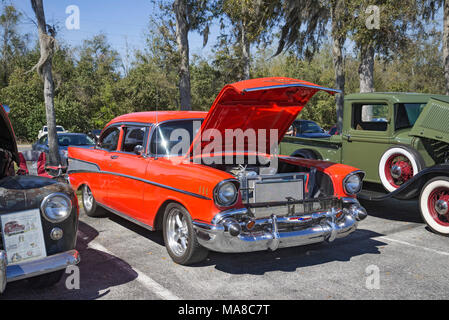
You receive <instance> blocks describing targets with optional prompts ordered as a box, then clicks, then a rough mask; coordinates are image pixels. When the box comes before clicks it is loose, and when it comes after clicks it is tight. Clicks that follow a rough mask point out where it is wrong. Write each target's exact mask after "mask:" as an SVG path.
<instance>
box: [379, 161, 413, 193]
mask: <svg viewBox="0 0 449 320" xmlns="http://www.w3.org/2000/svg"><path fill="white" fill-rule="evenodd" d="M384 171H385V177H386V178H387V181H388V182H389V183H390V184H391V185H392V186H393V187H395V188H396V189H397V188H399V187H400V186H402V185H403V184H404V183H405V182H407V181H408V180H410V179H411V178H412V177H413V175H414V170H413V165H412V163H411V161H410V160H409V159H408V158H407V157H406V156H404V155H403V154H400V153H395V154H392V155H391V156H390V157H389V158H388V160H387V161H386V162H385V168H384ZM392 171H394V172H395V175H393V173H392Z"/></svg>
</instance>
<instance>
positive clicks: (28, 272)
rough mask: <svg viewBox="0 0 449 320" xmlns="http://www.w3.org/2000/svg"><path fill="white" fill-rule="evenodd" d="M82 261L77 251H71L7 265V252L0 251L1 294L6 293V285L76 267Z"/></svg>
mask: <svg viewBox="0 0 449 320" xmlns="http://www.w3.org/2000/svg"><path fill="white" fill-rule="evenodd" d="M79 261H80V256H79V253H78V251H77V250H70V251H66V252H62V253H58V254H54V255H52V256H48V257H45V258H43V259H39V260H34V261H29V262H24V263H19V264H14V265H11V266H8V265H7V259H6V252H5V251H4V250H0V293H2V292H3V291H5V288H6V284H7V283H8V282H13V281H17V280H22V279H26V278H31V277H35V276H40V275H42V274H46V273H50V272H53V271H58V270H62V269H65V268H67V267H68V266H70V265H76V264H78V263H79Z"/></svg>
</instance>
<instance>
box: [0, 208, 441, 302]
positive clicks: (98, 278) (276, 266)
mask: <svg viewBox="0 0 449 320" xmlns="http://www.w3.org/2000/svg"><path fill="white" fill-rule="evenodd" d="M362 204H363V205H364V206H365V208H366V209H367V210H368V214H369V216H368V218H366V219H365V220H364V221H362V222H361V223H360V224H359V228H358V230H357V231H356V232H354V233H353V234H351V235H350V236H348V237H346V238H343V239H337V240H335V241H334V242H333V243H329V244H327V243H324V244H316V245H309V246H304V247H295V248H285V249H279V250H277V251H274V252H268V251H266V252H254V253H246V254H221V253H214V252H211V253H210V254H209V257H208V258H207V260H206V261H204V262H203V263H201V264H198V265H195V266H189V267H185V266H180V265H177V264H175V263H174V262H172V260H171V259H170V257H169V256H168V254H167V252H166V250H165V247H164V243H163V237H162V234H161V232H151V231H148V230H146V229H144V228H141V227H139V226H137V225H134V224H132V223H130V222H128V221H127V220H124V219H122V218H120V217H118V216H115V215H113V214H112V213H111V214H109V215H107V216H105V217H102V218H90V217H88V216H86V215H85V214H84V212H83V210H82V206H81V212H80V224H79V231H78V240H77V249H78V250H79V252H80V255H81V263H80V264H79V268H80V269H79V271H80V288H79V289H67V287H66V285H65V283H66V277H67V276H65V277H64V278H63V279H62V280H61V281H60V283H59V284H57V285H56V286H54V287H52V288H48V289H41V290H32V289H30V288H29V287H28V284H27V281H26V280H23V281H17V282H13V283H10V284H8V286H7V289H6V291H5V293H4V294H3V295H1V296H0V299H119V300H126V299H207V300H213V299H245V300H246V299H249V300H251V299H257V300H259V299H287V300H290V299H293V300H295V299H368V300H371V299H388V300H391V299H448V298H449V279H448V277H447V267H448V265H449V238H447V237H443V236H439V235H436V234H434V233H432V232H430V231H429V230H428V229H427V228H426V225H425V224H424V223H423V222H422V220H421V217H420V215H419V209H418V206H417V202H416V201H407V202H404V201H402V202H401V201H397V200H389V201H385V202H380V203H377V202H366V201H365V202H362ZM377 271H378V275H379V278H378V279H379V281H378V282H376V281H375V280H373V279H375V278H373V276H375V275H376V273H377ZM373 284H374V285H373ZM377 284H378V286H377Z"/></svg>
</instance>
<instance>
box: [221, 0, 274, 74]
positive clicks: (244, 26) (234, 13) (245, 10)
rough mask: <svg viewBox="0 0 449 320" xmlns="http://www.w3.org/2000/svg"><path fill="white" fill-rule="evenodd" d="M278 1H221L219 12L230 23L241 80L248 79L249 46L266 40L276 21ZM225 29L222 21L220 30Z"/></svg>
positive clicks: (224, 22) (225, 25) (249, 64)
mask: <svg viewBox="0 0 449 320" xmlns="http://www.w3.org/2000/svg"><path fill="white" fill-rule="evenodd" d="M278 9H279V2H278V1H268V0H256V1H253V0H222V2H221V12H222V14H224V15H225V16H226V17H227V19H228V20H229V21H230V22H231V25H232V33H233V38H234V39H235V43H236V44H238V47H237V48H238V50H239V53H240V56H241V63H240V65H241V67H242V69H243V72H242V76H241V80H244V79H249V78H250V68H251V44H253V43H256V42H261V41H262V40H266V39H265V37H264V36H267V35H268V34H271V29H272V26H273V24H274V22H275V21H277V19H278V14H277V12H278ZM226 27H227V23H226V21H222V29H225V28H226Z"/></svg>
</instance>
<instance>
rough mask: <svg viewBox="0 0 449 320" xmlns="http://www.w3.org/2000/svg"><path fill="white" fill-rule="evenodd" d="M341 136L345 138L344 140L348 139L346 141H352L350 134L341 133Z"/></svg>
mask: <svg viewBox="0 0 449 320" xmlns="http://www.w3.org/2000/svg"><path fill="white" fill-rule="evenodd" d="M342 136H343V138H345V139H346V140H348V142H352V141H351V135H350V134H343V135H342Z"/></svg>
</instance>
